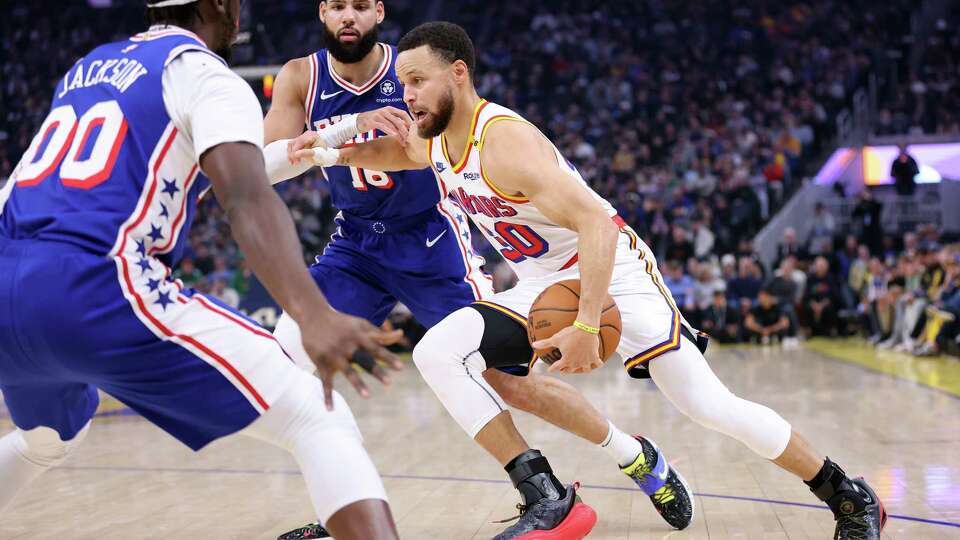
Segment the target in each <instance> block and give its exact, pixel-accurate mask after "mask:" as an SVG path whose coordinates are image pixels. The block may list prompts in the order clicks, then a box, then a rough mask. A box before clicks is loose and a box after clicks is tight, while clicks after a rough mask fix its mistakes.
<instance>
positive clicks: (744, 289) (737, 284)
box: [727, 257, 763, 305]
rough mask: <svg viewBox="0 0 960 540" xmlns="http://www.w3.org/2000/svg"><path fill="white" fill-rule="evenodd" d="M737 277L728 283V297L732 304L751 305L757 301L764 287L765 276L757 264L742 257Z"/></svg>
mask: <svg viewBox="0 0 960 540" xmlns="http://www.w3.org/2000/svg"><path fill="white" fill-rule="evenodd" d="M738 264H739V267H738V272H737V277H736V278H734V279H732V280H730V283H727V296H728V297H730V301H731V302H743V301H744V300H745V301H747V302H749V303H750V304H751V305H752V304H753V303H754V301H756V299H757V295H758V294H759V293H760V288H761V287H762V286H763V275H762V274H761V273H760V269H759V268H758V267H757V264H756V263H755V262H753V259H750V258H749V257H741V258H740V262H739V263H738Z"/></svg>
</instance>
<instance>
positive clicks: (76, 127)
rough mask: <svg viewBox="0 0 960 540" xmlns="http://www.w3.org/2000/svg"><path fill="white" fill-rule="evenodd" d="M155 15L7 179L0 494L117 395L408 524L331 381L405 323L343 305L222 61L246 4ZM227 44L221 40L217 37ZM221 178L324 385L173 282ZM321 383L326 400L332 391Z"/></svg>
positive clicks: (51, 456) (58, 115)
mask: <svg viewBox="0 0 960 540" xmlns="http://www.w3.org/2000/svg"><path fill="white" fill-rule="evenodd" d="M147 7H148V9H149V11H148V15H149V18H150V20H151V21H152V22H153V23H154V24H153V26H151V28H150V29H149V30H148V31H146V32H144V33H141V34H137V35H135V36H133V37H131V38H129V39H125V40H122V41H119V42H115V43H109V44H106V45H102V46H100V47H98V48H96V49H94V50H93V51H92V52H90V53H89V54H88V55H87V56H85V57H84V58H81V59H80V60H79V61H78V62H77V63H76V64H75V65H74V66H73V67H72V68H71V69H70V71H69V72H68V73H66V74H65V75H64V77H63V79H62V80H61V81H60V83H59V84H58V85H57V88H56V90H55V92H54V98H53V102H52V104H51V110H50V113H49V115H48V116H47V118H46V120H45V121H44V123H43V125H42V126H41V128H40V130H39V132H38V133H37V135H36V137H35V138H34V139H33V142H32V143H31V145H30V147H29V149H28V150H27V152H26V153H25V154H24V156H23V157H22V159H21V161H20V162H19V164H18V165H17V167H16V169H15V170H14V172H13V174H12V175H11V177H10V178H9V180H8V181H7V183H6V185H5V186H4V187H3V189H2V190H0V313H2V314H3V315H2V316H0V392H2V394H3V399H4V401H5V403H6V406H7V409H8V410H9V412H10V416H11V418H12V420H13V423H14V424H15V426H16V429H15V430H14V431H13V432H11V433H8V434H6V435H5V436H3V437H2V438H0V509H3V508H4V507H5V506H6V505H8V504H9V503H10V502H11V501H12V500H13V498H14V496H15V495H16V493H17V492H18V491H19V490H21V489H22V488H23V487H25V486H26V485H27V484H28V483H30V482H31V481H32V480H34V479H35V478H37V477H38V476H39V475H40V474H41V473H43V472H44V471H46V470H48V469H50V468H51V467H53V466H56V465H58V464H59V463H61V462H62V461H63V460H64V459H66V457H67V456H68V454H69V453H70V452H71V451H72V450H74V449H75V448H76V447H77V445H79V444H80V443H81V441H82V440H83V438H84V436H85V435H86V433H87V431H88V430H89V427H90V421H91V418H92V417H93V415H94V412H95V411H96V409H97V405H98V390H102V391H104V392H107V393H109V394H111V395H113V396H114V397H116V398H117V399H119V400H120V401H122V402H124V403H125V404H127V405H129V406H130V407H131V408H132V409H134V410H135V411H137V412H139V413H140V414H141V415H143V416H144V417H145V418H146V419H147V420H149V421H150V422H152V423H154V424H156V425H157V426H159V427H160V428H162V429H164V430H165V431H167V432H168V433H169V434H170V435H172V436H174V437H176V438H177V439H179V440H180V441H181V442H183V443H184V444H185V445H187V446H189V447H190V448H192V449H194V450H198V449H200V448H202V447H204V446H206V445H207V444H208V443H210V442H211V441H213V440H216V439H219V438H222V437H226V436H229V435H232V434H238V433H239V434H242V435H245V436H247V437H253V438H256V439H260V440H263V441H266V442H269V443H271V444H274V445H276V446H278V447H280V448H283V449H285V450H287V451H289V452H290V453H292V454H293V456H294V457H295V458H296V460H297V462H298V463H299V465H300V467H301V469H302V472H303V476H304V478H305V480H306V483H307V486H308V489H309V491H310V494H311V498H312V500H313V504H314V508H315V510H316V513H317V515H318V516H319V517H320V518H321V519H323V520H324V522H325V523H326V524H327V525H328V526H329V528H330V529H331V531H333V532H334V533H335V534H336V536H337V538H351V539H356V540H362V539H369V538H380V539H395V538H397V533H396V527H395V525H394V523H393V519H392V517H391V515H390V509H389V506H388V505H387V502H386V496H385V492H384V488H383V485H382V482H381V481H380V478H379V475H378V474H377V472H376V469H375V468H374V466H373V464H372V462H371V461H370V459H369V457H368V456H367V453H366V451H365V450H364V448H363V445H362V442H361V438H360V435H359V432H358V430H357V426H356V424H355V422H354V419H353V416H352V414H351V412H350V409H349V407H348V406H347V405H346V403H345V402H344V400H343V398H342V397H341V396H340V395H339V394H337V393H335V392H333V391H332V388H331V386H330V382H331V380H332V377H333V374H334V373H337V372H344V373H346V374H348V378H349V379H351V381H352V382H353V383H354V386H357V387H358V388H359V387H360V385H361V383H360V382H359V381H358V379H357V375H356V374H355V373H354V372H353V370H352V369H350V367H349V364H348V362H347V358H349V356H350V355H351V354H353V353H354V351H356V350H357V349H358V348H359V349H363V350H365V351H367V352H368V353H371V354H372V355H374V356H375V357H379V358H381V359H383V360H385V361H386V362H387V363H388V364H390V365H395V366H396V365H397V359H396V358H395V357H393V356H392V355H390V354H389V353H388V352H387V351H386V350H384V349H383V347H382V345H381V344H380V343H387V342H389V341H390V340H391V339H394V338H395V337H396V336H391V335H387V334H385V333H383V332H381V331H380V330H378V329H376V328H375V327H373V326H372V325H370V323H368V322H367V321H364V320H362V319H358V318H355V317H352V316H348V315H344V314H341V313H338V312H336V311H334V310H332V309H330V307H329V306H328V304H327V302H326V300H325V298H324V296H323V294H322V292H321V291H320V290H319V289H318V288H317V286H316V285H315V284H314V283H313V281H312V280H311V279H310V275H309V274H308V272H307V269H306V268H305V266H304V265H303V262H302V260H301V255H300V253H301V252H300V247H299V245H298V242H297V238H296V234H295V232H294V227H293V222H292V220H291V218H290V214H289V212H288V210H287V209H286V208H285V207H284V205H283V203H282V201H281V200H280V199H279V197H277V195H276V193H275V192H274V190H273V189H272V188H271V186H270V183H269V181H268V179H267V176H266V174H265V173H264V161H263V154H262V151H261V145H262V139H263V117H262V114H261V110H260V105H259V103H258V102H257V99H256V97H255V96H254V95H253V92H252V91H251V90H250V88H249V86H247V85H246V83H245V82H244V81H243V80H242V79H240V78H239V77H238V76H236V75H235V74H234V73H232V72H231V71H230V70H229V68H228V67H227V65H226V62H225V60H224V59H223V57H225V56H227V55H228V53H229V45H230V44H231V43H232V42H233V40H234V38H235V37H236V33H237V29H238V28H239V13H240V0H152V1H150V2H147ZM214 51H216V52H214ZM210 185H212V187H213V190H214V192H215V194H216V195H217V197H218V199H219V201H220V203H221V204H222V205H223V207H224V209H225V210H226V213H227V215H228V216H229V217H230V222H231V225H232V230H233V235H234V237H235V239H236V240H237V243H238V244H239V245H240V247H241V248H242V249H243V251H244V253H245V254H246V256H247V260H248V261H249V263H250V265H251V267H252V268H253V270H254V271H255V272H256V274H257V275H258V277H259V278H260V279H261V280H262V281H263V283H264V285H265V286H266V287H267V289H268V290H269V291H270V293H271V294H272V295H273V297H274V298H275V299H276V300H277V301H278V303H279V304H280V305H282V306H283V307H284V309H285V310H286V312H287V313H288V314H290V316H291V318H292V319H294V320H296V321H297V324H298V325H299V326H300V327H301V328H303V329H304V333H303V341H302V343H301V344H300V346H301V348H302V349H303V350H306V351H309V353H308V356H309V358H310V359H311V360H312V361H313V362H315V363H316V366H317V367H318V369H319V370H320V373H321V376H322V379H323V381H324V382H323V383H321V381H320V380H318V379H316V378H315V377H312V376H310V375H308V374H306V373H305V372H304V371H303V370H301V369H299V368H297V367H296V366H295V365H294V364H293V363H292V362H291V361H290V360H289V358H288V357H287V356H286V355H285V354H284V351H283V350H282V348H281V347H280V346H279V345H278V343H277V342H276V341H275V340H274V338H273V337H272V336H271V335H270V334H269V333H267V332H265V331H264V330H263V329H261V328H259V327H258V326H257V325H256V323H254V322H252V321H251V320H249V319H247V318H246V317H244V316H243V315H241V314H240V313H238V312H236V311H234V310H232V309H230V308H228V307H226V306H224V305H223V304H221V303H219V302H217V301H216V300H214V299H213V298H210V297H207V296H204V295H202V294H199V293H197V292H195V291H193V290H189V289H184V288H183V286H182V284H181V283H180V282H179V281H177V280H173V279H171V278H170V270H171V268H172V267H173V266H175V265H176V264H177V262H178V260H179V259H180V258H181V256H182V254H183V251H184V249H185V242H186V239H187V237H188V233H189V229H190V222H191V219H192V216H193V213H194V209H195V207H196V201H197V197H198V194H199V193H200V192H201V191H203V190H204V189H205V188H206V187H208V186H210ZM324 395H326V398H327V403H326V404H325V403H324V398H323V396H324Z"/></svg>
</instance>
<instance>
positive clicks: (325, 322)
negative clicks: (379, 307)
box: [300, 311, 403, 410]
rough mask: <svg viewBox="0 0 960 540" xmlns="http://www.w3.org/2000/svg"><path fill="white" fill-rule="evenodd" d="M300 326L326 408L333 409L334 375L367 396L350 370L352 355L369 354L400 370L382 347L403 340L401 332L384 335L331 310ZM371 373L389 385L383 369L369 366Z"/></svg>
mask: <svg viewBox="0 0 960 540" xmlns="http://www.w3.org/2000/svg"><path fill="white" fill-rule="evenodd" d="M300 326H301V328H300V331H301V336H302V339H303V347H304V349H305V350H306V351H307V355H309V356H310V359H311V360H312V361H313V363H314V364H316V366H317V371H318V373H319V375H320V380H322V381H323V393H324V401H325V402H326V404H327V409H330V410H333V379H334V377H335V376H336V374H337V373H342V374H343V375H344V376H345V377H346V378H347V380H348V381H350V384H351V385H353V387H354V389H356V391H357V392H358V393H359V394H360V395H361V396H362V397H364V398H366V397H369V395H370V391H369V390H368V389H367V385H366V384H365V383H364V382H363V379H361V378H360V374H359V373H357V371H356V370H354V369H353V366H352V363H351V358H352V357H353V353H354V352H356V351H358V350H359V351H363V352H367V353H370V355H372V356H373V358H374V359H376V360H380V361H381V362H383V363H384V364H385V365H386V366H387V368H389V369H392V370H395V371H396V370H399V369H401V368H402V367H403V364H402V363H401V362H400V359H399V358H397V356H396V355H394V354H393V353H391V352H390V351H388V350H387V349H386V348H385V347H384V346H385V345H391V344H393V343H396V342H397V341H399V340H400V339H401V338H402V337H403V332H402V331H400V330H396V331H393V332H385V331H383V330H381V329H380V328H377V327H375V326H373V325H372V324H370V323H369V322H367V321H365V320H363V319H360V318H357V317H351V316H349V315H343V314H341V313H337V312H333V311H331V312H330V313H329V314H325V315H323V316H318V317H314V318H311V319H310V320H307V321H304V324H301V325H300ZM370 372H371V373H372V374H373V375H374V377H376V378H377V379H378V380H379V381H380V382H382V383H383V384H389V382H390V380H389V378H388V377H387V373H386V371H384V370H383V368H382V366H377V367H371V368H370Z"/></svg>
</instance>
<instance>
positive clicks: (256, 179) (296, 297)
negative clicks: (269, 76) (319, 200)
mask: <svg viewBox="0 0 960 540" xmlns="http://www.w3.org/2000/svg"><path fill="white" fill-rule="evenodd" d="M200 166H201V168H202V169H203V171H204V172H205V173H206V174H207V176H209V177H210V181H211V182H212V184H213V190H214V193H215V194H216V196H217V200H218V201H219V202H220V204H221V205H222V206H223V208H224V209H225V210H226V213H227V218H228V220H229V222H230V228H231V230H232V233H233V236H234V238H235V239H236V241H237V244H239V245H240V249H242V250H243V253H244V255H245V256H246V257H247V261H248V263H249V264H250V267H251V269H252V270H253V271H254V273H255V274H256V275H257V277H258V278H259V279H260V281H261V282H262V283H263V284H264V286H265V287H266V288H267V290H268V291H269V292H270V294H271V295H272V296H273V298H274V299H275V300H276V301H277V303H279V304H280V306H281V307H282V308H283V310H284V311H286V312H287V313H289V314H290V316H291V317H293V319H294V320H295V321H297V323H298V325H299V326H300V329H301V333H302V335H303V344H304V348H305V349H306V351H307V353H308V354H309V355H310V357H311V359H313V361H314V362H315V363H316V364H317V367H318V369H319V371H320V375H321V378H322V379H324V383H325V384H324V389H325V392H326V393H327V406H328V407H332V406H333V395H332V391H333V385H332V379H333V376H334V375H335V374H336V373H338V372H340V373H343V374H344V375H346V377H347V378H348V379H349V380H350V382H351V384H353V386H354V387H355V388H356V389H357V391H358V392H360V394H361V395H363V396H366V395H367V394H368V391H367V388H366V386H365V385H364V383H363V381H361V380H360V377H359V375H357V373H356V372H355V371H354V370H353V369H352V368H351V367H350V364H349V361H348V360H349V358H350V356H351V355H352V354H353V352H354V351H356V350H357V349H358V348H359V349H363V350H366V351H369V352H370V353H372V354H373V355H374V356H375V357H377V358H379V359H381V360H384V361H386V362H387V363H388V364H389V365H390V366H391V367H394V368H398V367H399V366H400V365H401V364H400V362H399V360H398V359H397V358H396V357H395V356H394V355H393V354H391V353H390V352H389V351H387V350H386V349H385V348H384V347H383V345H384V344H389V343H392V342H394V341H396V340H397V339H399V336H398V335H397V334H396V333H385V332H383V331H381V330H380V329H378V328H376V327H374V326H373V325H371V324H370V323H368V322H367V321H365V320H362V319H358V318H356V317H349V316H346V315H342V314H339V313H337V312H335V311H333V309H331V308H330V306H329V304H327V301H326V298H324V296H323V293H322V292H320V289H319V288H318V287H317V285H316V284H315V283H314V282H313V279H311V277H310V275H309V273H308V272H307V269H306V266H305V265H304V262H303V258H302V255H301V251H300V242H299V240H298V239H297V235H296V231H295V229H294V226H293V220H292V219H291V217H290V212H289V211H288V210H287V207H286V205H284V203H283V201H282V200H280V197H279V196H278V195H277V193H276V192H275V191H274V190H273V188H271V187H270V183H269V182H268V181H267V177H266V174H265V172H264V164H263V156H262V153H261V152H260V149H259V148H257V147H256V146H255V145H253V144H250V143H224V144H219V145H217V146H214V147H213V148H211V149H209V150H207V151H206V152H205V153H204V154H203V156H202V157H201V158H200Z"/></svg>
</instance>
